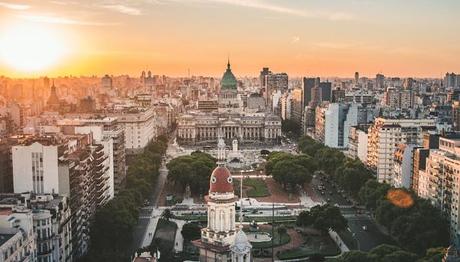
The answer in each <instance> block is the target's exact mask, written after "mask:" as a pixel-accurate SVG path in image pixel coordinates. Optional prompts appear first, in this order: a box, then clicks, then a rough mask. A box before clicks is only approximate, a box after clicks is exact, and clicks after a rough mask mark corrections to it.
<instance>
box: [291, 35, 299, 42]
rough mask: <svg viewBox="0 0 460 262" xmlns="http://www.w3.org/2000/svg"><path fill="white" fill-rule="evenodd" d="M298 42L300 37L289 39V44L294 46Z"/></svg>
mask: <svg viewBox="0 0 460 262" xmlns="http://www.w3.org/2000/svg"><path fill="white" fill-rule="evenodd" d="M298 42H300V36H293V37H292V38H291V44H296V43H298Z"/></svg>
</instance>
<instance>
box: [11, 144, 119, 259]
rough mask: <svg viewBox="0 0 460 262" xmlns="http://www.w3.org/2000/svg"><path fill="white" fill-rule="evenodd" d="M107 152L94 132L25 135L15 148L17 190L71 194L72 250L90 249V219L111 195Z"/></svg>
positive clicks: (18, 191)
mask: <svg viewBox="0 0 460 262" xmlns="http://www.w3.org/2000/svg"><path fill="white" fill-rule="evenodd" d="M106 159H107V155H106V154H105V152H104V147H103V146H102V145H101V144H96V143H95V142H94V141H93V139H92V136H91V135H73V136H70V135H68V136H65V137H60V136H42V137H26V138H24V139H23V140H20V141H18V143H17V145H15V146H13V148H12V160H13V187H14V192H15V193H25V192H31V193H35V194H59V195H65V196H69V205H70V210H71V212H72V214H71V218H72V221H71V224H72V236H73V237H72V252H73V256H74V257H79V256H81V255H83V254H85V253H86V252H87V249H88V245H89V233H90V232H89V229H90V221H91V220H92V219H93V216H94V214H95V212H96V208H97V207H99V206H102V205H104V204H105V203H106V202H107V201H108V200H109V198H110V195H109V183H108V180H109V177H108V176H107V170H108V167H107V166H106V165H105V164H104V163H105V162H106Z"/></svg>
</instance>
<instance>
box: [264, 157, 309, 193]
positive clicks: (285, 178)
mask: <svg viewBox="0 0 460 262" xmlns="http://www.w3.org/2000/svg"><path fill="white" fill-rule="evenodd" d="M272 176H273V179H275V181H276V182H278V183H280V184H281V185H282V186H283V188H284V189H291V190H295V189H296V187H297V186H299V185H300V186H302V185H303V184H305V183H309V182H310V181H311V179H312V176H311V174H310V171H309V170H308V169H306V168H305V167H304V166H302V165H300V164H298V163H297V161H296V160H295V159H292V158H291V159H286V160H282V161H279V162H277V163H276V164H275V166H274V167H273V171H272Z"/></svg>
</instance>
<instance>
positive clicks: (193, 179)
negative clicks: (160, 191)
mask: <svg viewBox="0 0 460 262" xmlns="http://www.w3.org/2000/svg"><path fill="white" fill-rule="evenodd" d="M166 166H167V168H168V170H169V174H168V180H169V181H171V182H173V183H174V184H176V185H178V186H180V187H181V188H182V190H185V188H186V186H190V191H191V192H192V194H204V193H206V192H207V191H208V190H209V178H210V177H211V173H212V171H213V170H214V168H215V167H216V160H215V159H214V158H213V157H212V156H211V155H209V154H206V153H203V152H200V151H196V152H193V153H192V154H191V155H189V156H180V157H177V158H174V159H173V160H171V161H170V162H169V163H168V164H167V165H166Z"/></svg>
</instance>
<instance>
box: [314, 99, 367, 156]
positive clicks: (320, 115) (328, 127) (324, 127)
mask: <svg viewBox="0 0 460 262" xmlns="http://www.w3.org/2000/svg"><path fill="white" fill-rule="evenodd" d="M316 110H317V111H318V112H317V115H316V122H315V132H316V131H317V132H316V134H317V135H316V137H317V139H318V140H320V141H322V142H324V144H325V145H327V146H329V147H333V148H347V147H348V139H349V133H350V129H351V127H352V126H356V125H359V124H366V123H367V122H368V109H367V108H365V107H362V106H361V105H358V104H345V103H323V104H322V105H321V106H319V107H317V108H316Z"/></svg>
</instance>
